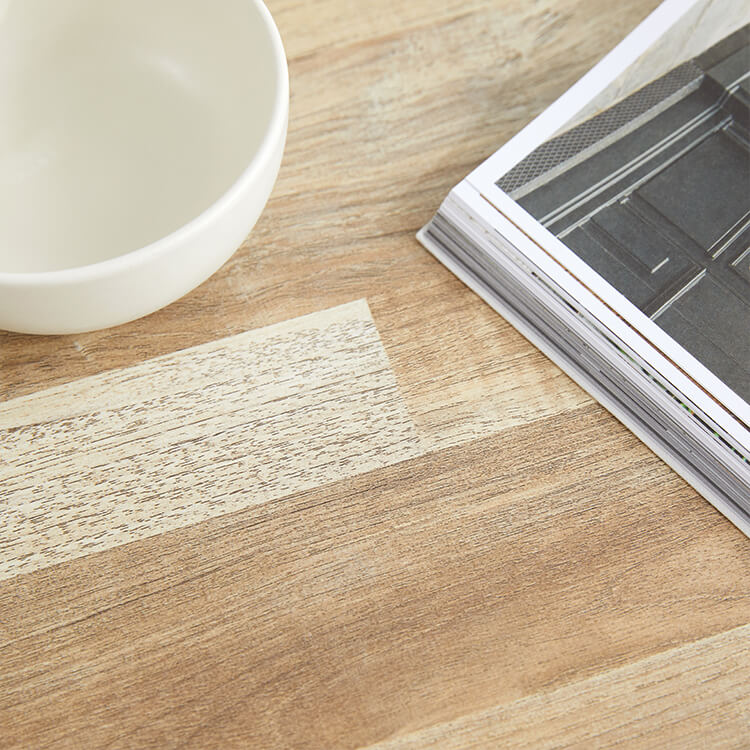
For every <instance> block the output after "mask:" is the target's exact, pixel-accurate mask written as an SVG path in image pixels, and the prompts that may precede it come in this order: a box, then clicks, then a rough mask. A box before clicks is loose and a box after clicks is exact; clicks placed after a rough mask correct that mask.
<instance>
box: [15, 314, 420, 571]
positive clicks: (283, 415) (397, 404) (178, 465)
mask: <svg viewBox="0 0 750 750" xmlns="http://www.w3.org/2000/svg"><path fill="white" fill-rule="evenodd" d="M419 452H420V446H419V439H418V437H417V434H416V431H415V428H414V425H413V423H412V421H411V419H410V417H409V415H408V412H407V410H406V407H405V405H404V402H403V401H402V399H401V396H400V394H399V391H398V387H397V384H396V381H395V378H394V375H393V373H392V371H391V369H390V366H389V363H388V360H387V357H386V354H385V351H384V349H383V346H382V344H381V342H380V339H379V336H378V332H377V329H376V328H375V324H374V322H373V320H372V317H371V315H370V311H369V308H368V306H367V304H366V302H364V301H358V302H354V303H351V304H347V305H343V306H340V307H337V308H333V309H331V310H327V311H324V312H320V313H315V314H312V315H307V316H304V317H301V318H297V319H294V320H292V321H288V322H285V323H281V324H277V325H273V326H269V327H267V328H263V329H259V330H256V331H250V332H247V333H244V334H240V335H238V336H234V337H231V338H228V339H224V340H222V341H217V342H212V343H210V344H206V345H204V346H199V347H196V348H194V349H189V350H185V351H182V352H178V353H176V354H173V355H168V356H165V357H160V358H158V359H154V360H151V361H148V362H145V363H143V364H141V365H137V366H135V367H132V368H129V369H125V370H119V371H114V372H108V373H103V374H101V375H97V376H94V377H90V378H86V379H83V380H80V381H77V382H73V383H71V384H68V385H65V386H61V387H57V388H54V389H50V390H47V391H44V392H40V393H36V394H33V395H30V396H25V397H22V398H18V399H14V400H11V401H8V402H6V403H3V404H0V511H1V512H2V518H3V522H2V524H0V579H3V578H9V577H12V576H15V575H18V574H20V573H27V572H30V571H33V570H37V569H39V568H43V567H46V566H49V565H52V564H55V563H60V562H63V561H65V560H70V559H74V558H76V557H79V556H81V555H84V554H90V553H92V552H98V551H101V550H105V549H108V548H111V547H114V546H117V545H120V544H124V543H127V542H131V541H134V540H137V539H142V538H144V537H147V536H151V535H155V534H160V533H162V532H165V531H169V530H171V529H175V528H179V527H182V526H186V525H189V524H194V523H198V522H200V521H202V520H204V519H207V518H211V517H214V516H218V515H221V514H224V513H229V512H231V511H234V510H238V509H241V508H245V507H248V506H250V505H253V504H257V503H263V502H266V501H269V500H272V499H276V498H279V497H283V496H285V495H287V494H289V493H292V492H298V491H300V490H302V489H306V488H309V487H314V486H318V485H321V484H324V483H327V482H332V481H336V480H338V479H341V478H344V477H346V476H351V475H354V474H358V473H360V472H364V471H368V470H371V469H375V468H378V467H381V466H386V465H389V464H392V463H394V462H397V461H401V460H403V459H405V458H409V457H413V456H414V455H417V454H418V453H419Z"/></svg>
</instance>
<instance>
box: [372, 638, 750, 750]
mask: <svg viewBox="0 0 750 750" xmlns="http://www.w3.org/2000/svg"><path fill="white" fill-rule="evenodd" d="M748 662H750V626H748V625H745V626H742V627H739V628H735V629H734V630H730V631H729V632H727V633H720V634H718V635H715V636H712V637H709V638H704V639H702V640H700V641H697V642H695V643H688V644H686V645H684V646H679V647H677V648H673V649H668V650H666V651H663V652H662V653H659V654H657V655H655V656H651V657H647V658H645V659H641V660H640V661H637V662H635V663H633V664H628V665H626V666H624V667H620V668H618V669H612V670H609V671H607V672H604V673H603V674H599V675H596V676H595V677H590V678H589V679H587V680H580V681H577V682H574V683H572V684H569V685H565V686H564V687H561V688H558V689H557V690H554V691H551V692H542V693H538V694H536V695H533V696H531V697H529V698H522V699H521V700H518V701H515V702H514V703H510V704H508V705H505V706H494V707H492V708H490V709H488V710H486V711H482V712H481V713H478V714H473V715H471V716H465V717H461V718H460V719H456V720H455V721H451V722H448V723H446V724H441V725H439V726H434V727H430V728H429V729H426V730H424V731H422V732H416V733H415V734H412V735H409V736H407V737H401V738H398V739H395V740H392V741H386V742H382V743H378V744H376V745H370V746H369V747H370V750H416V748H441V750H469V749H470V748H471V750H477V749H478V748H488V749H489V748H498V747H533V748H537V750H552V749H553V748H560V747H580V748H583V747H592V748H593V747H595V748H602V749H604V748H615V747H618V748H619V747H628V748H633V750H637V749H639V748H665V747H675V748H681V749H682V750H691V749H692V750H702V749H703V748H707V747H710V748H716V749H717V750H718V749H719V748H736V749H737V750H741V749H742V748H747V747H748V743H749V742H750V735H749V734H748V732H749V731H750V670H748Z"/></svg>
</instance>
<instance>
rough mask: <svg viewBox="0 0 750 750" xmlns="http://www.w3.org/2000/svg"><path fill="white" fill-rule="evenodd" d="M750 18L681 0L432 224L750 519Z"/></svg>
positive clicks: (740, 519)
mask: <svg viewBox="0 0 750 750" xmlns="http://www.w3.org/2000/svg"><path fill="white" fill-rule="evenodd" d="M749 22H750V3H747V2H744V0H667V2H665V3H663V4H662V5H661V6H659V8H657V10H656V11H655V12H654V13H653V14H652V15H651V16H649V18H647V19H646V20H645V21H644V22H643V23H642V24H641V25H640V26H639V27H638V28H637V29H636V30H635V31H634V32H633V33H632V34H630V35H629V36H628V37H627V38H626V39H625V40H624V41H623V42H622V43H621V44H620V45H618V47H617V48H615V50H613V51H612V52H611V53H610V54H609V55H608V56H607V57H606V58H605V59H604V60H602V62H601V63H599V64H598V65H597V66H596V67H595V68H594V69H593V70H592V71H590V72H589V73H588V74H587V75H586V76H585V77H584V78H583V79H581V80H580V81H579V82H578V83H577V84H576V85H575V86H574V87H573V88H572V89H570V90H569V91H568V92H566V94H565V95H564V96H563V97H561V99H559V100H558V101H557V102H555V104H554V105H552V107H550V108H549V109H548V110H546V111H545V112H544V113H543V114H542V115H540V116H539V117H538V118H537V119H536V120H535V121H534V122H532V123H531V124H530V125H529V126H528V127H527V128H525V129H524V130H523V131H521V132H520V133H519V134H518V135H517V136H516V137H515V138H513V139H511V141H509V142H508V143H507V144H506V145H505V146H504V147H503V148H501V149H500V150H499V151H498V152H497V153H495V154H494V155H493V156H492V157H490V158H489V159H488V160H487V161H486V162H485V163H484V164H482V165H481V166H480V167H479V168H478V169H476V170H475V171H474V172H473V173H472V174H470V175H469V176H468V177H467V178H466V179H465V180H463V181H462V182H461V183H460V184H459V185H457V186H456V187H455V188H454V189H453V190H452V191H451V193H450V194H449V196H448V197H447V198H446V200H445V201H444V202H443V204H442V206H441V207H440V209H439V211H438V213H437V214H436V216H435V217H434V218H433V219H432V221H431V222H430V223H429V224H428V225H427V226H426V227H425V228H424V229H423V230H422V231H421V232H420V235H419V238H420V240H421V242H422V243H423V244H424V245H425V246H426V247H427V248H428V249H429V250H430V251H431V252H432V253H433V254H434V255H435V256H436V257H437V258H438V259H439V260H440V261H442V262H443V263H444V264H445V265H446V266H447V267H448V268H449V269H451V270H452V271H453V272H454V273H455V274H456V275H457V276H459V277H460V278H461V279H462V280H463V281H464V282H465V283H466V284H467V285H468V286H469V287H471V288H472V289H473V290H474V291H476V292H477V293H478V294H479V295H481V296H482V297H483V298H484V299H485V300H486V301H487V302H488V303H489V304H490V305H492V306H493V307H494V308H495V309H496V310H497V311H498V312H500V313H501V314H502V315H503V316H505V317H506V318H507V319H508V320H509V321H510V322H511V323H512V324H513V325H514V326H515V327H516V328H517V329H518V330H519V331H521V333H523V334H524V335H525V336H526V337H527V338H528V339H529V340H531V341H532V342H533V343H534V344H536V345H537V346H538V347H539V348H540V349H541V350H542V351H544V352H545V353H546V354H547V355H548V356H549V357H550V358H551V359H553V360H554V361H555V362H556V363H557V364H558V365H559V366H560V367H562V368H563V369H564V370H565V371H566V372H567V373H568V374H569V375H571V376H572V377H573V378H574V379H575V380H576V381H578V382H579V383H580V384H581V385H582V386H583V387H584V388H586V389H587V390H588V391H589V392H590V393H591V394H592V395H593V396H594V397H595V398H597V399H598V400H599V401H600V402H601V403H602V404H603V405H604V406H605V407H607V408H608V409H609V410H610V411H611V412H612V413H613V414H615V416H617V417H618V418H619V419H620V420H621V421H622V422H623V423H624V424H625V425H627V426H628V427H629V428H630V429H631V430H632V431H633V432H634V433H635V434H636V435H637V436H639V437H640V438H641V439H642V440H643V441H644V442H645V443H647V444H648V445H649V446H650V447H651V448H652V449H653V450H654V451H655V452H656V453H657V454H658V455H659V456H661V457H662V458H663V459H664V460H665V461H666V462H667V463H668V464H670V465H671V466H672V467H673V468H674V469H675V470H676V471H677V472H678V473H679V474H680V475H682V476H683V477H684V478H685V479H686V480H687V481H688V482H689V483H690V484H692V485H693V486H694V487H695V488H696V489H697V490H698V491H699V492H700V493H701V494H702V495H703V496H704V497H706V498H707V499H708V500H709V501H710V502H711V503H713V504H714V505H715V506H716V508H718V509H719V510H720V511H721V512H722V513H724V515H726V516H727V518H729V519H730V520H731V521H733V522H734V523H735V524H736V525H737V526H738V527H739V528H740V529H741V530H742V531H744V533H745V534H748V535H750V406H749V404H750V25H748V23H749ZM601 449H602V451H603V452H606V451H607V446H606V445H605V444H603V445H602V446H601Z"/></svg>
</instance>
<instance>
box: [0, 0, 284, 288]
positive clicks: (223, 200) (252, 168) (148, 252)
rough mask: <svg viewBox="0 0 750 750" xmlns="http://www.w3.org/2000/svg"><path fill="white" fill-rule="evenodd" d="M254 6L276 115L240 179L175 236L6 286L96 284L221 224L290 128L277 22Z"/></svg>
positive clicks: (14, 279)
mask: <svg viewBox="0 0 750 750" xmlns="http://www.w3.org/2000/svg"><path fill="white" fill-rule="evenodd" d="M247 2H248V3H251V4H252V5H254V6H255V7H256V8H257V9H258V11H259V15H260V19H261V21H262V22H263V26H264V28H265V30H266V32H267V33H268V36H269V38H270V41H271V46H272V49H273V64H274V72H275V75H276V92H275V95H274V102H273V111H272V113H271V118H270V121H269V124H268V126H267V128H266V132H265V133H264V135H263V138H262V140H261V142H260V145H259V146H258V148H257V149H256V151H255V153H254V154H253V156H252V158H251V159H250V162H249V163H248V164H247V166H246V167H245V168H244V169H243V170H242V172H241V174H240V175H239V177H238V178H237V179H236V180H235V181H234V182H233V183H232V185H230V187H229V188H228V189H227V190H226V191H225V192H224V193H222V195H220V196H219V197H218V198H217V199H216V200H215V201H214V202H213V203H212V204H211V205H210V206H208V208H206V209H204V210H203V211H202V212H201V213H199V214H198V215H197V216H196V217H194V218H193V219H191V220H190V221H188V222H187V223H185V224H183V225H182V226H180V227H178V228H177V229H175V230H174V231H173V232H170V233H169V234H166V235H164V236H163V237H160V238H159V239H158V240H154V241H153V242H150V243H149V244H147V245H143V246H142V247H138V248H135V249H134V250H129V251H127V252H125V253H122V254H121V255H116V256H115V257H114V258H108V259H106V260H101V261H98V262H96V263H88V264H86V265H83V266H73V267H71V268H62V269H58V270H52V271H18V272H14V271H2V270H0V287H5V288H11V287H13V288H24V287H26V288H31V287H39V286H49V287H52V286H60V285H67V284H75V283H81V282H90V281H96V280H97V279H103V278H107V277H110V276H113V275H118V274H120V273H123V272H126V271H128V270H130V269H132V268H135V267H137V266H138V265H140V264H141V263H143V262H144V261H145V260H148V259H149V258H154V257H159V256H160V255H165V254H167V253H169V252H170V250H172V249H173V248H174V246H175V245H179V244H181V243H182V241H183V240H185V239H187V238H188V237H189V236H190V235H192V234H195V233H197V232H199V231H200V230H201V229H202V228H203V227H205V226H207V225H208V224H210V223H211V222H213V221H214V220H216V219H217V218H218V217H219V216H220V215H221V214H223V213H224V212H225V211H226V210H228V209H229V207H230V205H231V204H232V203H233V202H234V201H236V200H237V199H238V198H239V197H240V196H241V195H242V194H243V193H244V192H245V191H246V190H247V189H248V188H249V187H250V186H251V185H252V183H253V182H254V181H255V180H256V178H257V177H258V175H259V174H260V173H261V172H262V171H263V169H264V168H265V166H266V163H267V162H268V161H269V160H271V159H272V157H273V155H274V153H275V150H276V148H277V145H278V139H279V137H281V138H283V137H284V134H285V133H286V128H287V118H288V113H289V68H288V64H287V60H286V53H285V52H284V45H283V42H282V39H281V34H280V33H279V30H278V27H277V26H276V22H275V21H274V19H273V16H272V15H271V11H269V10H268V8H267V7H266V5H265V3H264V2H263V0H247Z"/></svg>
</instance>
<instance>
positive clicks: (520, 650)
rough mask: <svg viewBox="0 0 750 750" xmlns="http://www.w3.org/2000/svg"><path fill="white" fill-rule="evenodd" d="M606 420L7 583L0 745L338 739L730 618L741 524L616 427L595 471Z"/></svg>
mask: <svg viewBox="0 0 750 750" xmlns="http://www.w3.org/2000/svg"><path fill="white" fill-rule="evenodd" d="M613 424H616V423H614V419H613V418H612V417H610V416H608V415H606V414H604V413H602V411H601V410H600V409H599V408H598V407H596V406H594V405H589V406H586V407H583V408H582V409H580V410H577V411H571V412H568V413H567V414H566V415H564V416H562V417H552V418H549V419H546V420H538V421H536V422H534V423H531V424H528V425H525V426H522V427H512V428H510V429H508V430H506V431H504V432H502V433H499V434H498V435H496V436H494V437H492V438H484V439H480V440H476V441H473V442H470V443H465V444H464V445H462V446H458V447H454V448H450V449H446V450H443V451H436V452H431V453H429V454H427V455H425V456H422V457H417V458H415V459H410V460H408V461H405V462H401V463H398V464H394V465H393V466H390V467H385V468H383V469H379V470H376V471H373V472H368V473H367V474H362V475H360V476H358V477H353V478H351V479H347V480H342V481H341V482H337V483H335V484H333V485H330V486H327V487H322V488H319V489H314V490H308V491H306V492H303V493H300V494H298V495H295V496H294V497H287V498H283V499H280V500H276V501H272V502H269V503H266V504H264V505H262V506H256V507H251V508H247V509H245V510H243V511H239V512H237V513H234V514H230V515H227V516H222V517H219V518H215V519H211V520H209V521H206V522H204V523H203V524H199V525H194V526H190V527H186V528H184V529H179V530H176V531H173V532H170V533H168V534H164V535H162V536H161V537H151V538H149V539H145V540H142V541H139V542H135V543H133V544H129V545H125V546H122V547H118V548H117V549H113V550H109V551H107V552H104V553H100V554H95V555H90V556H87V557H84V558H80V559H78V560H74V561H71V562H68V563H65V564H63V565H59V566H55V567H51V568H47V569H45V570H41V571H37V572H35V573H32V574H30V575H23V576H17V577H16V578H14V579H12V580H8V581H5V582H2V583H1V584H0V611H2V612H3V613H4V618H3V621H2V626H1V628H2V629H1V630H0V664H2V665H3V670H2V678H0V696H3V698H2V700H0V726H5V727H8V730H7V732H6V735H5V737H6V743H7V745H8V746H9V747H23V742H24V739H25V738H33V739H34V747H38V748H45V747H50V746H51V747H54V746H55V745H58V744H59V745H65V742H62V741H60V740H61V738H60V736H59V732H60V727H61V726H62V727H64V728H65V732H66V738H63V739H67V736H69V737H70V738H74V740H75V742H77V743H78V745H79V746H83V747H91V746H94V747H99V746H108V747H116V748H126V747H187V748H212V747H217V748H222V747H248V746H249V747H295V748H330V747H349V748H353V747H358V746H361V745H367V744H372V743H374V742H376V741H378V740H383V739H386V738H389V737H393V736H398V735H402V734H409V733H411V732H413V731H416V730H419V729H422V728H424V727H426V726H431V725H434V724H442V723H445V722H446V721H449V720H452V719H455V718H456V717H460V716H464V715H466V714H471V713H475V712H477V711H479V710H483V709H486V708H488V707H489V706H493V705H505V704H507V703H509V702H511V701H515V700H519V699H522V698H524V697H528V696H530V695H534V694H536V693H548V692H549V691H550V690H555V689H557V688H558V687H562V686H564V685H565V684H569V683H574V682H577V681H579V680H581V679H586V678H589V677H592V676H594V675H596V674H599V673H606V672H607V671H608V670H610V669H612V668H617V667H621V666H623V665H625V664H627V663H629V662H631V661H639V660H641V659H643V658H644V657H647V656H650V655H654V654H658V653H659V652H661V651H665V650H669V649H672V648H674V647H675V646H676V645H678V644H680V643H682V642H684V641H685V640H689V641H690V642H693V641H698V640H700V639H701V638H705V637H711V636H713V635H715V634H717V633H721V632H724V631H728V630H731V629H733V628H736V627H740V626H743V625H745V624H746V621H747V613H748V609H749V608H750V555H748V542H747V539H746V538H745V537H743V536H742V535H741V534H740V533H739V532H738V531H736V530H735V532H736V533H734V534H733V535H732V536H731V537H730V538H727V536H726V535H725V531H726V529H727V523H726V521H724V519H723V518H722V517H721V516H720V515H719V514H717V513H716V512H715V511H714V510H713V509H712V508H711V506H710V505H708V503H705V502H704V503H703V504H701V505H700V506H699V509H698V511H699V512H697V513H694V514H691V513H687V514H686V513H685V509H684V507H683V501H684V495H683V494H682V488H683V486H684V483H683V482H682V481H681V480H680V479H679V478H678V477H677V476H676V475H675V474H674V473H673V472H671V471H670V470H669V469H667V468H666V467H665V466H664V465H663V464H660V463H658V462H653V461H652V458H651V454H650V453H649V451H648V450H647V449H646V448H644V447H643V446H642V445H641V444H639V443H638V442H636V441H632V440H631V439H630V435H629V434H628V433H627V431H625V430H622V429H621V430H613V431H612V434H611V437H610V439H609V442H608V447H609V449H610V450H611V451H612V452H613V453H614V454H616V455H617V456H618V457H619V461H618V463H617V464H616V465H612V464H607V463H605V462H602V461H601V460H600V449H599V446H598V441H597V439H598V437H599V436H601V434H602V432H603V431H607V430H609V429H611V428H612V426H613ZM546 440H549V441H550V444H549V447H548V448H547V449H546V450H543V451H540V450H536V451H532V450H530V449H529V446H534V445H538V444H540V443H542V442H543V441H546ZM563 444H564V445H565V448H564V449H563V450H560V449H559V448H558V447H557V446H560V445H563ZM552 446H555V447H552ZM582 473H583V476H585V481H582ZM654 484H658V485H659V487H660V491H659V492H658V493H657V492H654V491H653V489H652V486H653V485H654ZM730 528H733V527H731V526H730ZM698 531H699V532H700V533H697V532H698ZM696 560H699V561H700V565H696V564H695V562H694V561H696ZM654 561H658V564H655V562H654ZM727 570H732V571H734V575H733V576H732V577H728V576H726V573H725V571H727ZM725 656H726V658H727V659H728V660H731V659H734V660H735V661H736V662H737V665H738V669H744V670H745V673H746V674H747V665H745V666H742V664H743V661H745V660H746V658H745V657H746V652H745V651H742V650H739V649H737V648H735V647H734V645H733V644H731V643H730V644H728V645H727V646H726V649H725ZM683 703H684V700H683V699H682V698H681V697H680V696H677V695H675V696H673V701H672V702H671V703H670V704H668V705H667V706H665V716H670V715H680V714H679V712H680V711H682V705H683ZM675 712H676V713H675ZM528 719H529V720H530V721H531V720H533V719H534V716H533V715H532V714H529V715H528ZM623 720H624V719H623ZM631 731H632V732H633V733H635V734H637V732H638V726H637V724H636V725H632V727H631ZM703 736H704V738H706V740H708V738H709V736H710V735H709V734H708V733H705V734H704V735H703ZM67 742H68V744H70V745H73V746H75V745H74V744H73V739H67Z"/></svg>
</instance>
